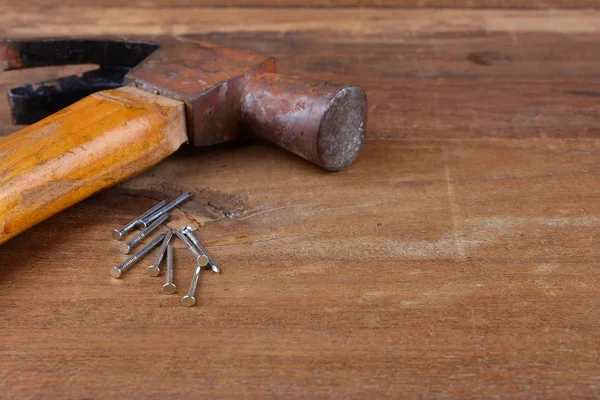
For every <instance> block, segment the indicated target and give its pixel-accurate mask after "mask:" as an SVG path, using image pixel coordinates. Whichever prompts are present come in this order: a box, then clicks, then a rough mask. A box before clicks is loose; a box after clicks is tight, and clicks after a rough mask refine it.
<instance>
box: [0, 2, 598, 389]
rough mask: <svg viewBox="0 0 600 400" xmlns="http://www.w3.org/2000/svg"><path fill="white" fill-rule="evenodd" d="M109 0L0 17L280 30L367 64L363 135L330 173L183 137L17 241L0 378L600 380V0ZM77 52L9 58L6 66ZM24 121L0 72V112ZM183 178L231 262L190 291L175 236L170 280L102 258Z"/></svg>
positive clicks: (554, 384)
mask: <svg viewBox="0 0 600 400" xmlns="http://www.w3.org/2000/svg"><path fill="white" fill-rule="evenodd" d="M14 3H17V2H14ZM19 3H24V2H19ZM48 3H50V2H48ZM67 3H68V2H67ZM71 3H77V2H74V1H72V2H71ZM102 3H103V4H107V5H114V7H105V8H101V7H86V6H84V5H83V2H79V6H77V7H67V6H60V7H58V6H50V5H47V4H45V2H44V1H35V2H29V3H28V4H27V5H24V4H16V5H14V6H13V5H5V6H3V7H2V11H3V12H2V13H0V33H1V35H2V36H10V37H29V36H72V35H96V34H115V35H116V34H118V35H137V34H140V35H142V34H143V35H149V34H160V33H172V34H191V33H194V34H199V35H200V36H201V37H203V38H205V39H207V40H211V41H213V42H215V43H219V44H222V45H228V46H235V47H239V48H243V49H248V50H255V51H259V52H263V53H266V54H270V55H274V56H276V57H278V60H279V61H278V62H279V68H280V71H281V72H284V73H289V74H302V75H304V76H307V77H311V78H318V79H329V80H334V81H340V82H349V83H357V84H360V85H363V86H364V88H365V89H366V90H367V93H368V96H369V101H370V106H369V107H370V108H369V125H368V139H367V140H366V143H365V144H364V150H363V151H362V153H361V155H360V157H359V159H358V161H357V162H356V164H355V165H354V166H353V167H351V168H350V169H349V170H347V171H345V172H342V173H337V174H330V173H326V172H323V171H321V170H319V169H318V168H316V167H313V166H311V165H309V164H307V163H306V162H304V161H302V160H300V159H298V158H296V157H294V156H292V155H290V154H286V153H284V152H283V151H280V150H279V149H277V148H275V147H273V146H269V145H266V144H264V143H262V142H258V141H256V142H250V143H245V144H236V145H230V146H221V147H216V148H208V149H189V148H186V149H183V150H182V151H180V152H179V153H177V154H176V155H175V156H173V157H171V158H169V159H168V160H167V161H165V162H163V163H161V164H160V165H158V166H156V167H155V168H153V169H152V170H150V171H148V172H147V173H145V174H143V175H142V176H139V177H137V178H135V179H133V180H131V181H129V182H127V183H125V184H123V185H121V186H119V187H116V188H114V189H111V190H108V191H106V192H104V193H101V194H99V195H97V196H94V197H93V198H90V199H89V200H87V201H85V202H83V203H80V204H78V205H77V206H75V207H73V208H71V209H69V210H67V211H65V212H62V213H60V214H59V215H57V216H55V217H53V218H52V219H50V220H48V221H47V222H45V223H43V224H41V225H39V226H37V227H36V228H34V229H32V230H30V231H28V232H26V233H25V234H22V235H21V236H19V237H17V238H15V239H13V240H11V241H10V242H8V243H6V244H4V245H3V246H1V247H0V266H1V269H0V271H1V274H0V285H2V287H1V288H2V290H1V291H0V325H1V329H0V397H4V398H10V399H13V398H61V399H62V398H69V399H105V398H127V399H132V398H165V397H169V396H170V397H172V398H190V399H192V398H200V397H207V398H231V397H242V396H245V397H250V398H259V397H260V398H356V399H365V398H380V397H390V398H398V397H405V396H406V397H408V396H422V397H427V398H432V397H443V398H464V397H471V396H475V397H498V396H501V397H508V396H510V397H514V398H565V397H571V398H597V397H598V396H599V395H600V366H599V351H600V269H599V267H600V263H599V261H598V260H599V258H600V246H599V245H598V240H599V239H600V235H599V232H600V162H599V157H600V69H599V68H600V46H599V45H598V44H599V43H600V11H593V10H587V9H579V10H567V9H557V10H553V11H544V10H522V9H521V10H516V9H510V10H468V9H466V7H470V6H477V5H478V4H484V3H485V4H486V5H489V6H497V7H503V6H508V7H510V6H523V5H527V6H529V5H530V4H531V3H530V2H524V1H517V0H514V1H500V0H496V1H488V2H481V3H480V2H475V1H468V0H467V1H449V0H448V1H444V0H436V1H434V0H431V1H416V0H415V1H392V0H389V1H387V2H386V1H383V0H382V1H381V2H379V1H377V2H367V1H355V2H353V1H344V0H340V1H327V2H326V1H319V0H315V1H313V2H310V3H307V4H310V5H312V6H321V5H335V4H358V5H372V4H388V5H398V6H402V5H407V6H414V5H426V6H452V7H465V8H463V9H461V8H457V9H446V10H422V9H411V10H404V9H376V8H373V9H353V8H323V9H317V8H310V7H308V8H306V9H302V10H299V9H289V8H279V9H275V8H230V9H225V8H202V7H195V6H193V5H191V4H192V3H193V2H176V1H167V0H163V1H161V2H157V3H156V4H159V5H160V7H159V6H153V5H152V3H150V2H147V1H146V2H145V1H138V2H129V6H127V7H119V3H120V2H119V3H117V2H114V1H110V0H105V1H103V2H102ZM284 3H285V4H295V3H293V2H290V3H288V2H283V1H270V2H266V4H270V5H273V4H284ZM525 3H527V4H525ZM197 4H201V5H206V4H209V5H210V4H214V2H213V3H211V2H210V1H205V2H198V3H197ZM235 4H239V5H260V4H262V2H256V1H251V0H248V1H245V0H240V1H238V2H237V3H235ZM167 5H175V6H176V5H185V7H175V6H173V7H167ZM594 5H596V2H595V1H585V0H581V1H566V0H565V1H559V0H547V1H540V2H536V3H535V5H531V7H534V8H535V7H538V6H540V7H542V8H543V6H556V7H562V6H565V8H577V7H582V8H583V7H589V6H594ZM163 6H164V7H163ZM80 69H81V68H80V67H77V68H72V67H71V68H54V69H45V70H30V71H20V72H19V71H16V72H10V73H2V74H0V91H1V92H3V93H5V92H6V91H7V90H8V89H9V88H10V87H13V86H15V85H17V84H21V83H24V82H29V81H33V80H36V79H46V78H52V77H56V76H60V75H63V74H65V73H67V72H73V71H78V70H80ZM16 129H17V127H14V126H12V125H10V122H9V117H8V112H7V103H6V100H5V98H4V96H2V98H1V101H0V135H6V134H9V133H11V132H13V131H15V130H16ZM186 189H189V190H193V191H194V192H195V193H196V201H195V202H193V203H190V204H188V205H187V206H186V207H187V208H184V209H183V210H182V212H180V213H179V214H178V218H180V221H184V220H189V219H192V220H195V222H196V223H197V224H198V225H202V228H201V229H200V230H199V236H200V238H201V239H202V241H203V242H204V243H205V244H206V245H207V247H208V249H209V251H210V252H211V253H212V254H213V256H214V258H215V259H216V260H217V261H218V262H219V263H220V265H221V267H222V269H223V274H222V275H220V276H219V275H214V274H212V273H210V272H206V273H203V275H202V277H201V282H200V285H199V290H198V299H199V302H200V304H199V305H198V306H196V307H193V308H184V307H181V306H180V305H179V301H180V298H181V295H182V293H183V292H185V290H186V289H187V282H188V280H189V277H190V276H191V274H192V263H191V261H192V260H191V257H190V256H189V255H188V254H187V253H186V251H185V250H184V249H181V248H180V247H179V248H178V249H177V254H176V262H177V267H176V272H175V275H176V278H175V279H176V283H177V285H178V287H179V294H178V295H175V296H165V295H162V294H160V287H161V285H162V281H163V280H162V278H160V279H158V278H149V277H147V276H146V275H145V271H144V268H143V266H144V264H147V263H149V262H150V261H149V260H148V259H147V260H146V261H145V262H144V263H143V264H142V265H141V266H138V267H137V268H134V269H132V270H131V271H130V272H128V273H127V274H126V276H125V277H124V278H123V279H121V280H114V279H111V278H110V277H109V275H108V269H109V267H111V266H113V265H116V264H117V263H119V262H121V261H122V260H123V259H124V256H122V255H120V254H119V253H118V251H117V247H118V245H117V242H114V241H112V240H111V239H110V235H109V233H110V230H111V229H112V228H115V227H118V226H121V225H123V224H124V223H125V222H127V221H128V220H130V219H131V218H133V217H135V216H137V215H138V214H140V213H141V212H142V211H144V210H145V209H147V208H149V207H150V206H151V205H153V204H154V200H152V199H154V198H159V197H169V196H174V195H175V194H177V193H179V192H180V191H183V190H186ZM184 212H185V213H186V214H187V216H186V215H184ZM226 214H227V215H229V214H231V216H230V217H229V218H227V217H226V216H225V215H226Z"/></svg>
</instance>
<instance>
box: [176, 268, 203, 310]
mask: <svg viewBox="0 0 600 400" xmlns="http://www.w3.org/2000/svg"><path fill="white" fill-rule="evenodd" d="M201 270H202V267H201V266H199V265H197V266H196V269H195V270H194V276H193V277H192V281H191V282H190V288H189V290H188V293H187V294H186V295H185V296H183V298H182V299H181V304H183V305H184V306H186V307H191V306H193V305H194V304H196V298H195V297H194V295H195V294H196V287H197V286H198V279H199V278H200V271H201Z"/></svg>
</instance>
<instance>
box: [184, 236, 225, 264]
mask: <svg viewBox="0 0 600 400" xmlns="http://www.w3.org/2000/svg"><path fill="white" fill-rule="evenodd" d="M181 233H183V234H184V235H185V236H186V237H187V238H188V239H189V240H190V242H192V243H193V244H194V246H196V249H197V250H198V252H199V253H200V254H204V255H205V256H206V257H207V258H208V265H209V266H210V269H212V270H213V272H216V273H217V274H220V273H221V269H220V268H219V266H218V265H217V264H216V263H215V262H214V261H213V259H212V258H211V257H210V255H209V254H208V251H206V249H205V248H204V246H202V245H201V244H200V241H199V240H198V237H196V234H195V233H194V229H192V227H191V226H189V225H186V226H184V227H183V229H182V230H181Z"/></svg>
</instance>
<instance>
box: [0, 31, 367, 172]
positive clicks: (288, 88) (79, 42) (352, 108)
mask: <svg viewBox="0 0 600 400" xmlns="http://www.w3.org/2000/svg"><path fill="white" fill-rule="evenodd" d="M0 50H1V54H2V67H3V69H5V70H9V69H19V68H29V67H39V66H46V65H64V64H90V63H91V64H98V65H99V66H100V69H98V70H94V71H90V72H88V73H85V74H81V75H77V76H71V77H65V78H59V79H57V80H54V81H47V82H42V83H39V84H35V85H27V86H23V87H20V88H15V89H13V90H12V91H11V92H10V93H9V99H10V104H11V106H12V108H13V119H14V120H15V122H19V123H24V122H25V123H28V122H35V121H36V120H38V119H40V118H42V117H44V116H46V115H48V114H50V113H52V112H55V111H58V109H59V108H62V107H65V106H67V105H69V104H70V103H72V102H74V101H77V100H79V99H80V98H82V97H84V96H86V95H88V94H91V93H93V92H94V91H97V90H103V89H108V88H113V87H117V86H120V85H123V84H129V85H134V86H136V87H138V88H141V89H144V90H147V91H149V92H153V93H158V94H161V95H163V96H167V97H170V98H174V99H177V100H180V101H183V102H185V104H186V114H187V115H186V118H187V125H188V136H189V138H190V142H191V143H193V144H194V145H196V146H207V145H212V144H217V143H222V142H225V141H229V140H232V139H235V138H237V137H238V136H242V135H251V134H255V135H258V136H260V137H262V138H264V139H267V140H269V141H271V142H273V143H275V144H277V145H279V146H281V147H283V148H285V149H287V150H289V151H291V152H293V153H295V154H297V155H299V156H300V157H303V158H305V159H307V160H309V161H311V162H313V163H315V164H317V165H320V166H322V167H323V168H325V169H328V170H331V171H338V170H341V169H343V168H346V167H347V166H349V165H350V164H351V163H352V162H353V161H354V159H355V158H356V155H357V154H358V151H359V149H360V146H361V143H362V139H363V137H364V132H365V128H366V126H365V124H366V96H365V93H364V91H363V90H362V89H361V88H359V87H357V86H346V85H340V84H332V83H327V82H318V81H307V80H304V79H302V78H296V77H286V76H281V75H277V74H275V60H274V59H273V58H271V57H268V56H264V55H260V54H256V53H250V52H246V51H241V50H235V49H229V48H224V47H220V46H216V45H213V44H210V43H206V42H203V41H199V40H195V39H193V38H190V37H179V38H173V37H162V38H156V39H154V40H138V41H130V40H122V39H121V40H116V39H97V40H92V39H75V40H65V39H58V40H56V39H44V40H29V41H11V40H5V41H3V42H2V44H1V48H0Z"/></svg>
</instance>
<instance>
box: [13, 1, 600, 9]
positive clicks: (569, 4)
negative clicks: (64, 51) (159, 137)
mask: <svg viewBox="0 0 600 400" xmlns="http://www.w3.org/2000/svg"><path fill="white" fill-rule="evenodd" d="M5 1H6V2H7V3H8V4H11V5H17V6H19V5H22V3H21V2H19V1H18V0H5ZM28 4H29V5H30V6H53V5H56V2H55V1H52V0H33V1H30V2H28ZM61 5H63V6H70V7H81V6H84V7H89V6H90V5H93V6H94V7H97V8H102V7H106V6H112V7H115V6H116V7H122V6H124V4H123V2H119V1H117V0H95V1H94V2H93V4H90V2H89V1H86V0H65V1H62V2H61ZM126 6H127V7H132V6H135V7H139V8H151V7H157V6H158V7H174V8H180V7H181V8H190V7H257V8H258V7H281V8H288V7H293V8H298V7H302V8H311V7H323V8H332V7H390V8H482V9H485V8H509V9H510V8H515V9H547V8H550V9H555V8H561V9H565V8H566V9H572V8H598V2H597V1H595V0H529V1H523V0H185V1H183V0H152V1H150V0H134V1H129V2H127V5H126Z"/></svg>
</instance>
